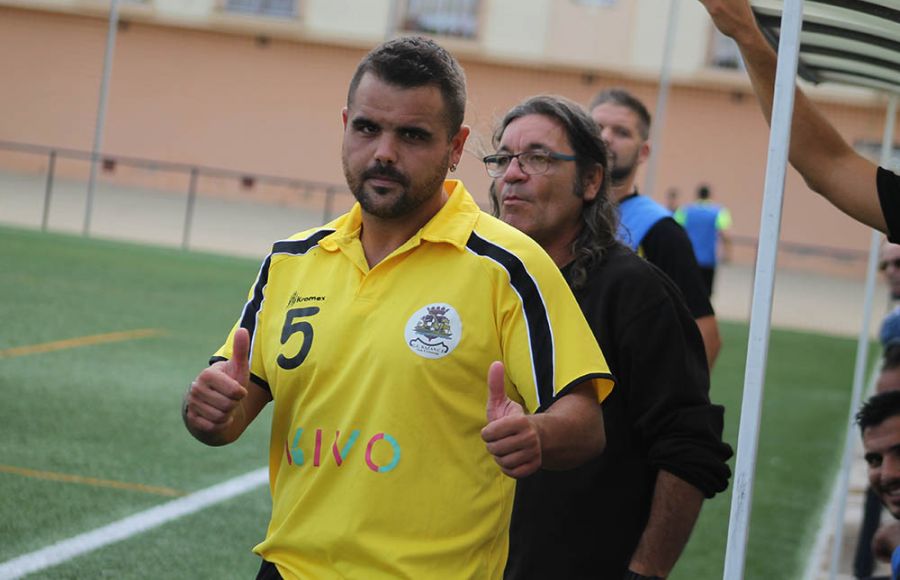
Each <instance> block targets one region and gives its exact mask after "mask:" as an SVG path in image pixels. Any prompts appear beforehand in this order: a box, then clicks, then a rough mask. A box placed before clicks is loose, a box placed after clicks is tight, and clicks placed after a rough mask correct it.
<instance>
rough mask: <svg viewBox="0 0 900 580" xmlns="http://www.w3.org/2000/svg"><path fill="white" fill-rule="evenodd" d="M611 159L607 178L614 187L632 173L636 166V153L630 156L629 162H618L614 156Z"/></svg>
mask: <svg viewBox="0 0 900 580" xmlns="http://www.w3.org/2000/svg"><path fill="white" fill-rule="evenodd" d="M611 157H612V158H611V159H610V166H611V167H610V170H609V178H610V180H611V181H612V185H613V186H616V185H619V184H621V183H622V182H623V181H625V180H627V179H628V178H629V177H631V175H632V174H633V173H634V168H635V166H636V165H637V152H635V154H634V155H632V156H631V159H630V160H626V161H623V160H620V159H619V158H618V156H616V155H612V156H611Z"/></svg>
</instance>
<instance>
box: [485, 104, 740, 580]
mask: <svg viewBox="0 0 900 580" xmlns="http://www.w3.org/2000/svg"><path fill="white" fill-rule="evenodd" d="M494 145H495V147H496V153H495V154H493V155H488V156H487V157H485V158H484V162H485V167H486V168H487V171H488V174H489V175H490V176H491V177H492V178H493V183H492V185H491V202H492V205H493V209H494V213H495V214H497V215H499V216H500V218H501V219H503V220H504V221H505V222H507V223H509V224H511V225H513V226H515V227H517V228H519V229H520V230H522V231H524V232H525V233H527V234H528V235H529V236H531V237H532V238H533V239H534V240H535V241H537V242H538V243H539V244H540V245H541V246H542V247H543V248H544V249H545V250H546V251H547V253H548V254H550V256H551V257H552V258H553V260H554V261H555V262H556V264H557V265H558V266H559V267H560V268H561V269H562V272H563V274H564V275H565V277H566V280H567V281H568V282H569V285H570V286H571V287H572V289H573V292H574V294H575V296H576V298H577V299H578V302H579V304H580V306H581V309H582V311H583V312H584V314H585V317H586V318H587V320H588V323H589V324H590V326H591V329H592V330H593V332H594V336H595V337H596V338H597V342H598V343H599V344H600V346H601V348H602V349H603V352H604V354H605V355H606V358H607V363H608V364H609V366H610V370H611V371H612V372H613V374H614V376H615V377H616V389H614V391H613V393H612V394H611V395H610V396H609V397H608V398H607V399H606V400H605V401H604V403H603V417H604V423H605V426H606V433H607V449H606V452H605V453H604V454H603V455H602V456H601V457H599V458H597V459H595V460H592V461H591V462H589V463H588V464H586V465H583V466H582V467H579V468H577V469H574V470H570V471H549V470H540V471H538V472H537V473H535V474H533V475H531V476H529V477H527V478H524V479H520V480H519V481H518V482H517V485H516V499H515V504H514V507H513V515H512V524H511V528H510V553H509V560H508V562H507V567H506V578H508V579H516V580H520V579H526V578H534V579H544V578H566V579H579V578H603V579H613V580H618V579H619V578H657V577H665V576H667V575H668V574H669V572H670V571H671V570H672V567H673V566H674V565H675V562H676V561H677V560H678V557H679V556H680V554H681V552H682V550H683V548H684V546H685V544H686V543H687V540H688V538H689V536H690V533H691V530H692V529H693V526H694V523H695V521H696V518H697V515H698V514H699V512H700V508H701V505H702V503H703V499H704V497H712V496H713V495H715V494H716V493H718V492H720V491H722V490H724V489H725V488H726V487H727V485H728V478H729V475H730V471H729V468H728V466H727V464H726V463H725V462H726V460H727V459H728V458H729V457H730V456H731V448H730V447H729V446H728V445H727V444H725V443H723V442H722V438H721V437H722V424H723V409H722V407H721V406H718V405H713V404H711V403H710V400H709V370H708V367H707V364H706V357H705V355H704V351H703V343H702V340H701V337H700V333H699V332H698V329H697V325H696V324H695V323H694V321H693V318H692V316H691V314H690V312H689V311H688V309H687V307H686V306H685V304H684V301H683V299H682V297H681V293H680V292H679V291H678V289H677V288H676V287H675V285H674V284H673V283H672V281H671V280H669V279H668V278H667V277H666V276H665V275H664V274H663V273H662V272H661V271H660V270H659V269H658V268H656V267H655V266H653V265H652V264H651V263H649V262H647V261H646V260H643V259H641V258H640V257H638V256H637V255H636V254H635V253H634V252H633V251H631V250H630V249H629V248H627V247H625V246H624V245H622V244H621V243H620V242H619V241H618V240H617V238H616V231H617V230H616V228H617V212H616V208H615V206H614V205H613V203H612V202H611V200H610V197H609V176H608V168H607V154H606V148H605V146H604V144H603V141H602V140H601V139H600V135H599V130H598V128H597V126H596V124H595V123H594V122H593V121H592V120H591V118H590V117H589V116H588V115H587V113H586V112H585V111H584V110H583V109H582V108H581V107H580V106H579V105H577V104H576V103H573V102H571V101H568V100H566V99H563V98H561V97H549V96H539V97H533V98H531V99H528V100H527V101H525V102H523V103H522V104H520V105H518V106H517V107H514V108H513V109H512V110H511V111H510V112H509V113H507V114H506V116H505V118H504V119H503V122H502V123H501V126H500V128H499V130H498V131H497V133H496V134H495V136H494Z"/></svg>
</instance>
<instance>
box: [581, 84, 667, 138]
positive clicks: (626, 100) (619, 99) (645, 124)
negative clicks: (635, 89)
mask: <svg viewBox="0 0 900 580" xmlns="http://www.w3.org/2000/svg"><path fill="white" fill-rule="evenodd" d="M606 103H612V104H614V105H619V106H620V107H625V108H628V109H631V110H632V111H633V112H634V114H635V115H637V117H638V132H639V133H640V134H641V138H642V139H643V140H644V141H646V140H647V139H649V138H650V121H651V118H650V111H648V110H647V107H646V106H644V103H643V102H641V100H640V99H638V98H637V97H635V96H634V95H632V94H631V93H629V92H628V91H626V90H625V89H623V88H620V87H616V88H612V89H606V90H605V91H601V92H600V93H598V94H597V96H595V97H594V99H593V100H592V101H591V106H590V107H589V108H588V110H590V111H593V110H594V108H595V107H597V106H598V105H605V104H606Z"/></svg>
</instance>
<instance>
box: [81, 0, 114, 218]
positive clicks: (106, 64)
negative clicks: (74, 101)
mask: <svg viewBox="0 0 900 580" xmlns="http://www.w3.org/2000/svg"><path fill="white" fill-rule="evenodd" d="M118 27H119V0H110V3H109V30H108V31H107V33H106V53H105V55H104V56H103V76H102V78H101V79H100V103H99V104H98V105H97V124H96V126H95V128H94V146H93V148H92V149H91V168H90V176H89V177H88V188H87V201H86V202H85V207H84V228H83V230H82V235H85V236H87V235H90V233H91V213H92V212H93V209H94V184H95V182H96V181H97V162H98V161H99V159H98V157H99V156H100V150H101V149H102V148H103V125H104V124H105V122H106V97H107V95H108V93H109V76H110V73H111V72H112V61H113V53H114V52H115V49H116V30H117V29H118Z"/></svg>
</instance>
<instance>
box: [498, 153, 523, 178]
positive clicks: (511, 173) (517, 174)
mask: <svg viewBox="0 0 900 580" xmlns="http://www.w3.org/2000/svg"><path fill="white" fill-rule="evenodd" d="M527 178H528V174H527V173H525V172H524V171H523V170H522V164H521V163H520V162H519V158H518V157H514V158H512V159H510V160H509V165H507V166H506V171H504V172H503V181H521V180H523V179H527Z"/></svg>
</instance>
